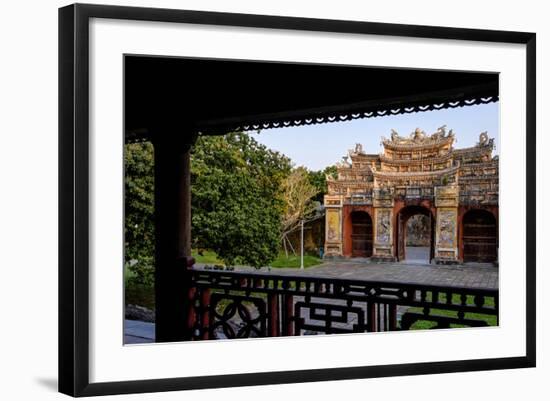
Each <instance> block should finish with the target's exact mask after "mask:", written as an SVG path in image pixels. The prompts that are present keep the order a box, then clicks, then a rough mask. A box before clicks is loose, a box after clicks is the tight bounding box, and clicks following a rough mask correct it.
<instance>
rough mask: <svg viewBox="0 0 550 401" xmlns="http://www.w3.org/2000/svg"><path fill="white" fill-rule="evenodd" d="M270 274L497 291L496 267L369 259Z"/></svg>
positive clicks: (285, 269)
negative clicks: (383, 261) (372, 260)
mask: <svg viewBox="0 0 550 401" xmlns="http://www.w3.org/2000/svg"><path fill="white" fill-rule="evenodd" d="M236 270H241V271H251V270H252V269H251V268H249V267H236ZM259 272H262V273H268V270H267V269H265V268H263V269H261V270H259ZM269 273H272V274H290V275H304V276H315V277H331V278H349V279H359V280H373V281H391V282H400V283H412V284H430V285H442V286H452V287H466V288H488V289H498V267H494V266H492V265H490V264H467V265H454V266H453V265H448V266H447V265H427V264H425V265H421V264H416V263H370V261H369V260H368V259H364V260H358V259H349V260H345V259H343V260H334V261H327V262H325V263H323V264H322V265H319V266H315V267H309V268H306V269H304V270H300V269H296V268H277V269H274V268H272V269H271V271H269Z"/></svg>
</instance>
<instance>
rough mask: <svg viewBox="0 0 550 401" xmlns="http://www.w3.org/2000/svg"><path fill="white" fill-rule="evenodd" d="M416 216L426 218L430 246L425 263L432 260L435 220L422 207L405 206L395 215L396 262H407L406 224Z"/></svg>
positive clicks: (426, 209) (429, 212)
mask: <svg viewBox="0 0 550 401" xmlns="http://www.w3.org/2000/svg"><path fill="white" fill-rule="evenodd" d="M416 215H422V216H426V217H427V218H428V225H427V228H426V229H427V230H429V233H427V235H428V237H429V239H430V244H429V251H428V254H427V255H426V262H427V263H430V262H431V260H432V259H433V258H434V233H435V229H434V225H435V219H434V218H433V215H432V212H431V211H430V209H428V208H427V207H424V206H417V205H411V206H405V207H404V208H402V209H401V210H400V211H399V213H397V218H396V220H397V221H396V223H397V224H396V228H397V230H396V240H397V241H396V243H397V252H396V256H397V260H399V261H404V260H407V222H408V221H409V219H410V218H411V217H413V216H416Z"/></svg>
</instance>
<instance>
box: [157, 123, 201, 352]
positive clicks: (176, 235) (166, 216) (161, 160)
mask: <svg viewBox="0 0 550 401" xmlns="http://www.w3.org/2000/svg"><path fill="white" fill-rule="evenodd" d="M155 134H156V137H155V140H154V141H153V145H154V153H155V184H154V185H155V323H156V324H155V336H156V341H157V342H169V341H182V340H187V339H190V337H191V335H190V333H189V330H188V327H189V324H188V323H189V322H188V312H189V311H188V308H187V303H188V294H189V289H190V288H189V285H188V283H187V282H186V281H187V280H186V279H187V275H186V268H187V263H188V258H190V257H191V171H190V150H191V145H192V143H193V142H194V139H195V138H196V136H194V135H186V132H174V131H168V130H160V132H155Z"/></svg>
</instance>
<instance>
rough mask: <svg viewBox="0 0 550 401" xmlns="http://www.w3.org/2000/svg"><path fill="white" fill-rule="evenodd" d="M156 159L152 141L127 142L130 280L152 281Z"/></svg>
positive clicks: (127, 237) (125, 180) (126, 198)
mask: <svg viewBox="0 0 550 401" xmlns="http://www.w3.org/2000/svg"><path fill="white" fill-rule="evenodd" d="M153 162H154V160H153V145H151V143H148V142H145V143H133V144H127V145H126V146H125V154H124V167H125V170H126V171H125V175H124V187H125V210H124V213H125V222H124V235H125V245H126V247H125V248H126V252H125V264H126V266H127V267H128V269H129V270H130V271H131V272H132V273H133V274H132V275H131V276H130V277H129V281H131V282H135V283H139V284H152V282H153V255H154V241H155V237H154V222H153V210H154V192H153V191H154V171H153V168H154V163H153Z"/></svg>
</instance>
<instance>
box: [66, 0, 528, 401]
mask: <svg viewBox="0 0 550 401" xmlns="http://www.w3.org/2000/svg"><path fill="white" fill-rule="evenodd" d="M412 22H413V21H411V22H409V24H398V23H391V22H368V21H359V20H357V21H356V20H353V19H350V18H348V19H345V20H337V19H322V18H314V17H312V18H309V17H305V16H302V17H290V16H289V17H284V16H281V15H256V14H246V13H242V14H241V13H232V12H216V11H202V10H181V9H162V8H144V7H124V6H106V5H90V4H76V5H70V6H67V7H62V8H60V9H59V65H58V69H59V71H58V72H59V105H58V107H59V197H60V198H59V247H58V251H59V274H58V288H59V304H58V305H59V322H58V333H59V340H58V341H59V348H58V350H59V355H58V361H59V363H58V365H59V391H60V392H62V393H64V394H69V395H72V396H95V395H106V394H122V393H136V392H158V391H173V390H195V389H213V388H220V387H239V386H256V385H272V384H285V383H298V382H304V383H305V382H318V381H328V380H330V381H335V380H348V379H365V378H380V377H384V378H388V377H394V376H410V375H428V374H436V373H458V372H474V371H480V370H503V369H515V368H526V367H533V366H535V364H536V354H535V349H536V347H535V346H536V337H535V330H536V298H535V296H536V291H535V290H536V280H535V275H536V274H535V270H536V222H537V217H536V202H535V197H536V191H535V187H536V185H535V179H536V178H535V177H536V166H535V155H536V146H535V145H536V139H535V137H536V136H535V132H536V129H535V128H536V127H535V121H536V118H535V117H536V91H535V88H536V86H535V85H536V79H535V62H536V56H535V53H536V48H535V43H536V41H535V36H536V35H535V33H532V32H525V31H521V30H518V31H514V30H494V29H483V27H479V28H478V29H467V28H464V27H463V26H462V25H461V24H458V25H456V26H455V25H453V24H450V25H440V26H428V25H415V24H412ZM294 355H299V357H289V356H294Z"/></svg>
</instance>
